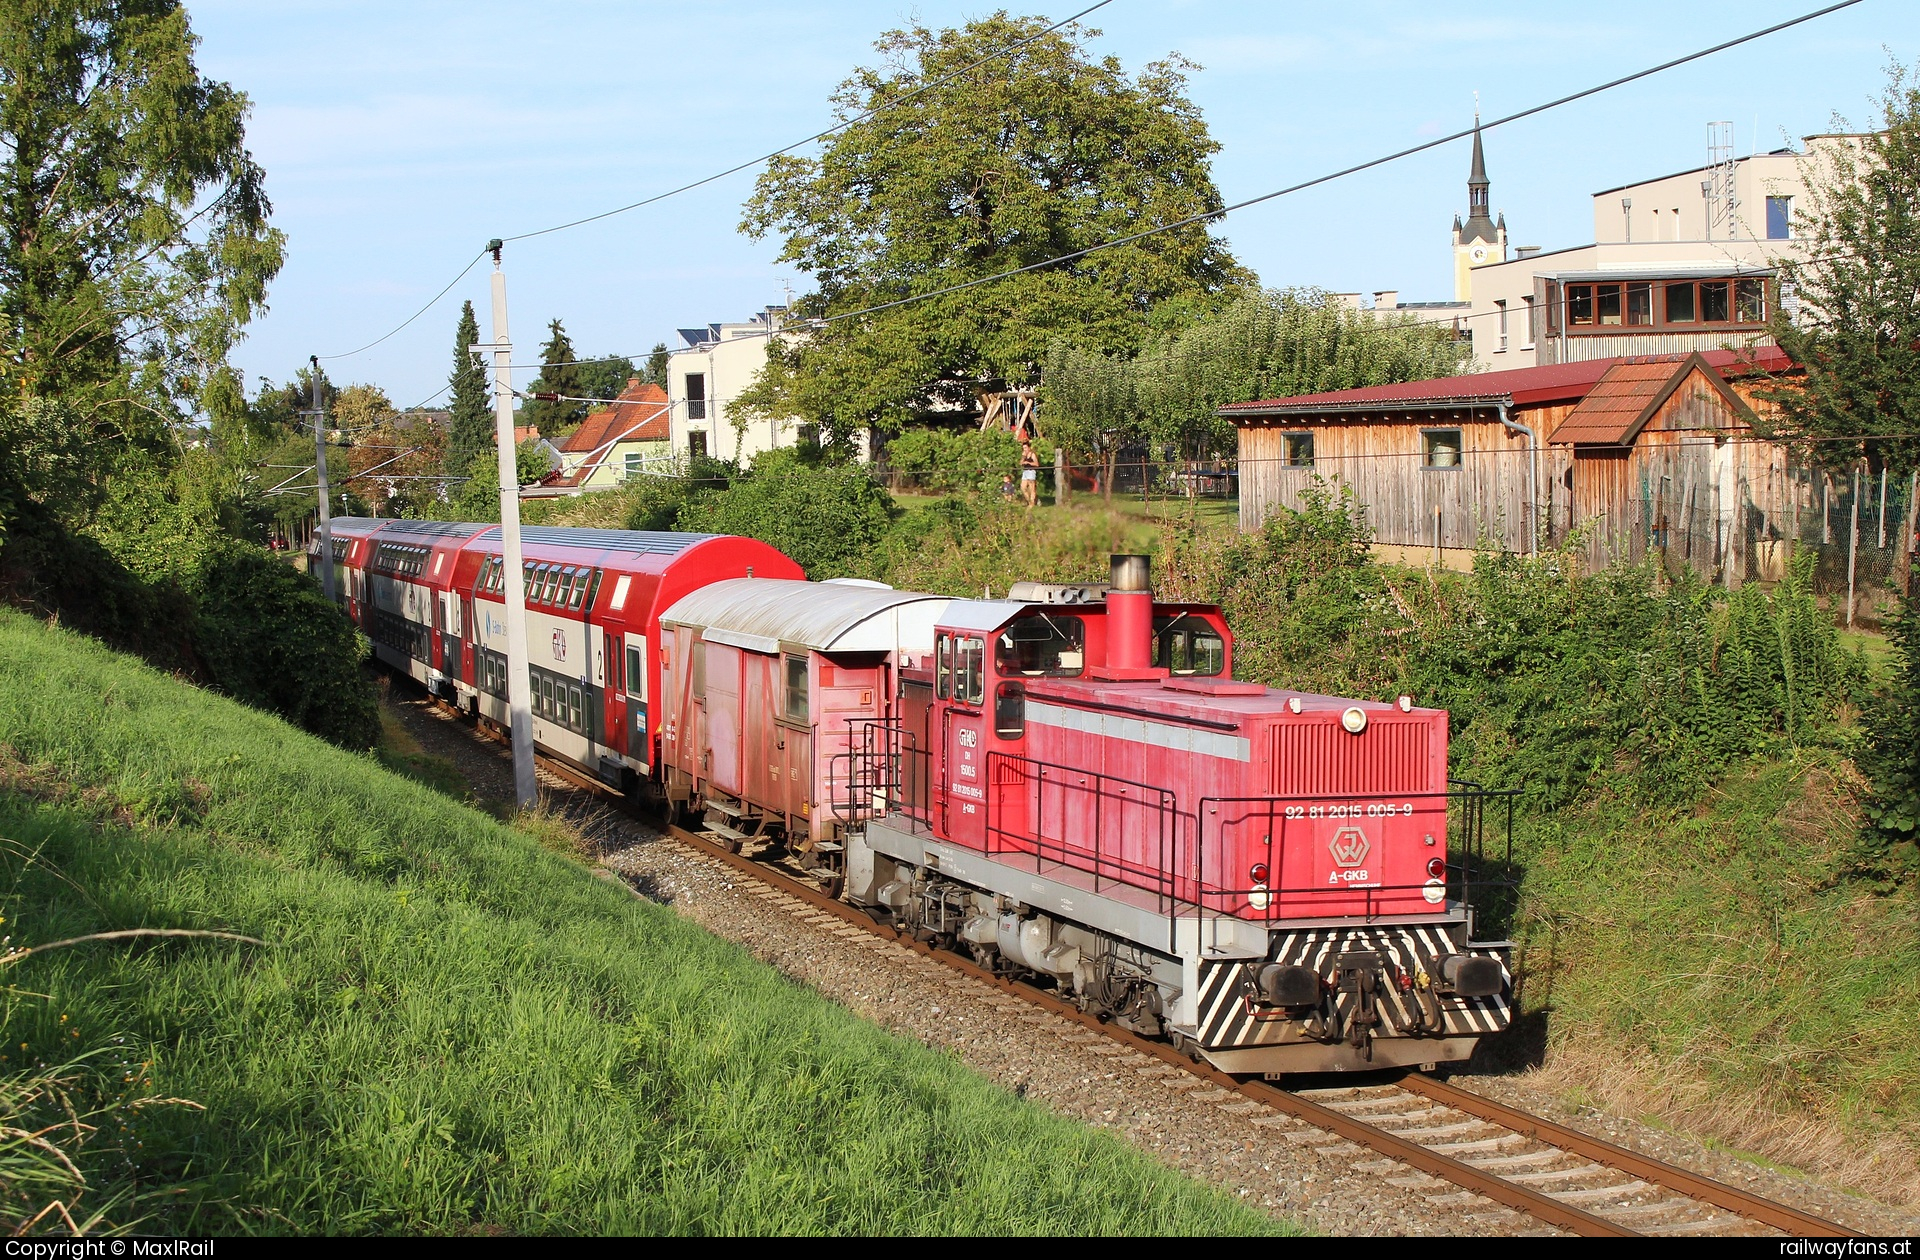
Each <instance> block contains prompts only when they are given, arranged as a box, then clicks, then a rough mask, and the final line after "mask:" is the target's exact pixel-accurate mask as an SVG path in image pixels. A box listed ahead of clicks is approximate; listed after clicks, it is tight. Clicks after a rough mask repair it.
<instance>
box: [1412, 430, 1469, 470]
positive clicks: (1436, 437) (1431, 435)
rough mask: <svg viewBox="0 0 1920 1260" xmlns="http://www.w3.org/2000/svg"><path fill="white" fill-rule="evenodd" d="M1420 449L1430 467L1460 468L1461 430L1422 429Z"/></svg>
mask: <svg viewBox="0 0 1920 1260" xmlns="http://www.w3.org/2000/svg"><path fill="white" fill-rule="evenodd" d="M1420 450H1421V454H1422V455H1423V456H1424V460H1423V462H1424V463H1425V465H1426V466H1427V467H1428V468H1458V467H1459V466H1460V430H1458V429H1422V430H1420Z"/></svg>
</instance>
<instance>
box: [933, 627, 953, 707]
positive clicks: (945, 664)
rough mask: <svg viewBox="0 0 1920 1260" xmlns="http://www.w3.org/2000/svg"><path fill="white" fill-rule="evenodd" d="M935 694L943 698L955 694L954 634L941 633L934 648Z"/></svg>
mask: <svg viewBox="0 0 1920 1260" xmlns="http://www.w3.org/2000/svg"><path fill="white" fill-rule="evenodd" d="M933 694H934V695H935V696H937V697H938V698H940V699H942V700H946V699H949V698H951V697H952V695H953V636H951V635H945V634H943V635H941V636H940V641H939V645H938V646H937V647H936V648H935V649H934V669H933Z"/></svg>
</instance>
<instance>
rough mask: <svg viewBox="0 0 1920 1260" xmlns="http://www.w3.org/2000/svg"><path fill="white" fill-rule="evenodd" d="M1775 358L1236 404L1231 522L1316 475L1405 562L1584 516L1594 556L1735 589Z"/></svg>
mask: <svg viewBox="0 0 1920 1260" xmlns="http://www.w3.org/2000/svg"><path fill="white" fill-rule="evenodd" d="M1786 366H1787V361H1786V359H1785V356H1784V355H1783V354H1782V353H1781V352H1780V351H1779V350H1777V349H1775V348H1772V347H1767V348H1764V349H1762V350H1759V351H1756V352H1754V355H1751V356H1750V355H1747V354H1745V353H1737V352H1734V351H1730V350H1717V351H1710V352H1707V353H1703V354H1692V355H1684V356H1683V355H1670V356H1661V357H1658V358H1642V359H1599V360H1591V361H1587V362H1580V363H1563V364H1554V365H1550V366H1546V367H1535V368H1520V369H1516V370H1511V371H1504V372H1483V373H1475V374H1471V375H1466V376H1454V377H1442V378H1437V379H1433V380H1425V381H1410V382H1406V383H1403V384H1397V385H1380V386H1370V387H1367V388H1363V389H1350V390H1340V391H1337V392H1332V393H1324V394H1313V395H1306V396H1301V397H1295V398H1279V399H1269V400H1266V401H1262V402H1251V403H1235V404H1231V405H1229V406H1226V407H1222V408H1221V409H1220V414H1221V415H1222V416H1224V417H1226V418H1228V419H1230V420H1232V421H1233V422H1234V425H1235V426H1236V428H1237V429H1238V431H1239V452H1240V525H1241V528H1242V529H1246V530H1254V529H1258V528H1260V527H1261V526H1262V525H1263V524H1264V523H1265V521H1266V520H1267V518H1268V517H1269V516H1270V515H1272V514H1273V513H1274V512H1275V511H1276V510H1278V509H1280V508H1283V507H1285V508H1298V507H1300V506H1301V504H1302V502H1303V498H1302V495H1303V492H1304V491H1305V490H1306V489H1307V488H1308V487H1310V486H1311V485H1313V484H1314V483H1315V481H1316V479H1320V480H1324V481H1325V482H1326V483H1328V484H1329V485H1335V484H1338V485H1344V486H1346V487H1349V488H1350V489H1351V490H1352V492H1353V495H1354V498H1355V500H1356V501H1357V502H1358V503H1359V504H1361V505H1362V506H1363V507H1364V508H1365V510H1366V514H1367V521H1368V523H1369V524H1370V525H1371V526H1372V528H1373V531H1374V542H1375V547H1376V550H1377V551H1378V552H1380V553H1381V554H1382V556H1383V558H1387V559H1392V560H1397V561H1401V562H1405V563H1417V564H1424V563H1438V564H1443V565H1449V566H1452V567H1465V566H1466V565H1468V564H1470V563H1471V560H1472V556H1473V552H1474V550H1475V549H1476V548H1478V547H1481V546H1486V545H1491V546H1493V547H1495V548H1498V549H1501V550H1506V551H1513V552H1527V551H1529V550H1531V549H1533V548H1534V547H1535V546H1536V545H1537V546H1556V545H1559V544H1560V543H1562V542H1563V541H1564V540H1565V539H1566V538H1567V537H1568V536H1569V535H1570V533H1571V532H1572V531H1573V530H1574V529H1575V528H1582V529H1583V530H1584V531H1585V532H1584V533H1583V534H1582V539H1583V541H1584V550H1585V554H1587V555H1588V557H1589V559H1590V561H1591V562H1593V563H1595V564H1601V563H1605V562H1607V561H1608V560H1610V559H1611V558H1613V557H1615V556H1625V557H1627V558H1629V559H1634V560H1637V559H1639V558H1641V557H1642V556H1644V555H1645V554H1646V552H1647V549H1648V548H1649V547H1657V548H1662V549H1664V550H1663V554H1664V555H1665V556H1666V558H1667V559H1668V560H1669V562H1670V563H1686V564H1689V565H1691V566H1692V567H1694V568H1695V569H1696V570H1698V571H1699V572H1701V573H1702V574H1703V575H1704V576H1707V577H1709V578H1713V579H1718V580H1723V581H1726V582H1728V583H1730V584H1738V583H1739V582H1740V581H1742V580H1744V579H1745V578H1747V577H1750V576H1768V577H1771V576H1773V575H1774V574H1773V572H1772V570H1773V569H1774V568H1776V567H1777V564H1778V562H1779V550H1778V549H1777V548H1775V547H1772V546H1768V545H1762V544H1766V543H1769V542H1770V538H1771V537H1777V536H1779V535H1780V534H1781V533H1782V532H1783V530H1782V529H1780V528H1777V527H1776V518H1779V517H1780V515H1781V513H1782V512H1785V511H1787V510H1788V509H1787V506H1786V502H1787V496H1788V486H1787V480H1786V476H1785V452H1784V451H1783V450H1782V449H1781V448H1779V447H1777V446H1774V445H1773V444H1771V443H1765V442H1761V441H1759V440H1758V439H1756V438H1755V437H1754V436H1753V432H1752V430H1753V419H1754V414H1753V410H1752V408H1753V406H1754V403H1753V400H1752V398H1751V396H1750V392H1751V387H1750V385H1748V384H1747V380H1748V378H1750V377H1751V376H1753V375H1754V373H1755V371H1756V369H1761V368H1764V369H1766V370H1768V371H1775V372H1777V371H1779V370H1780V369H1782V368H1785V367H1786ZM1730 376H1732V377H1733V378H1735V379H1733V380H1732V381H1730V379H1729V377H1730ZM1570 425H1571V426H1572V427H1569V426H1570ZM1676 544H1677V546H1678V549H1679V552H1678V554H1677V555H1676V554H1675V547H1676Z"/></svg>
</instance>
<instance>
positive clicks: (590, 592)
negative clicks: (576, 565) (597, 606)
mask: <svg viewBox="0 0 1920 1260" xmlns="http://www.w3.org/2000/svg"><path fill="white" fill-rule="evenodd" d="M599 598H600V570H599V569H595V570H594V571H593V580H592V581H591V582H589V583H587V607H588V608H592V607H593V601H594V600H596V599H599Z"/></svg>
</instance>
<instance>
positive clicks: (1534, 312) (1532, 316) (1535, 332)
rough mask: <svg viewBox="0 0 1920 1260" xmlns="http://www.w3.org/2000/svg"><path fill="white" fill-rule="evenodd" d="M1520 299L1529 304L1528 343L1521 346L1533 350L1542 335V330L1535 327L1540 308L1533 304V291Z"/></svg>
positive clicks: (1527, 316) (1523, 348) (1527, 317)
mask: <svg viewBox="0 0 1920 1260" xmlns="http://www.w3.org/2000/svg"><path fill="white" fill-rule="evenodd" d="M1520 300H1521V301H1522V302H1525V303H1526V304H1527V314H1526V320H1527V344H1526V345H1524V346H1521V347H1520V348H1521V349H1522V350H1531V349H1533V343H1534V342H1535V341H1537V340H1539V337H1540V330H1539V329H1538V328H1535V327H1534V321H1535V320H1536V319H1538V318H1539V314H1538V308H1536V307H1535V306H1534V304H1533V295H1532V294H1531V293H1529V294H1526V295H1525V296H1523V297H1522V298H1521V299H1520Z"/></svg>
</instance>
